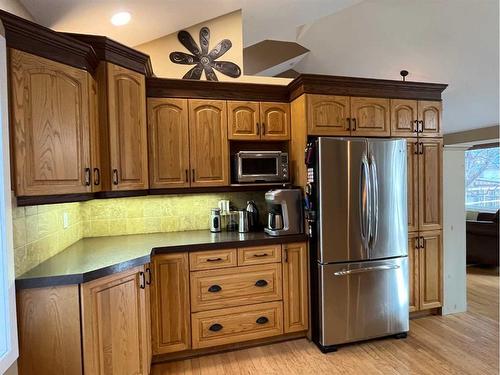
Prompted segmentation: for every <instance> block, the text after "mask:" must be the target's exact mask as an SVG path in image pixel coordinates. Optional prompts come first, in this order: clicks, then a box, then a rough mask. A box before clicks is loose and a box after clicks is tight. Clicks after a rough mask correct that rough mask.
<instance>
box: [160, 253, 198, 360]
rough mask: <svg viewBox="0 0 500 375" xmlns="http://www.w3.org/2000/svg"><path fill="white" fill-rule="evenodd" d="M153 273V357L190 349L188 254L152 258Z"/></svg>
mask: <svg viewBox="0 0 500 375" xmlns="http://www.w3.org/2000/svg"><path fill="white" fill-rule="evenodd" d="M152 271H153V272H152V273H153V283H152V285H151V322H152V345H153V354H155V355H156V354H165V353H171V352H177V351H182V350H187V349H190V348H191V327H190V307H189V261H188V254H187V253H175V254H164V255H157V256H155V257H154V258H153V263H152Z"/></svg>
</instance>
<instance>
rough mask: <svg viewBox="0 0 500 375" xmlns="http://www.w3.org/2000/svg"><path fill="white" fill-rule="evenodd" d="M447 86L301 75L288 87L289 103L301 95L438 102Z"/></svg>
mask: <svg viewBox="0 0 500 375" xmlns="http://www.w3.org/2000/svg"><path fill="white" fill-rule="evenodd" d="M447 86H448V85H446V84H441V83H424V82H411V81H405V82H403V81H392V80H386V79H373V78H356V77H342V76H328V75H321V74H301V75H300V76H298V77H297V78H296V79H294V80H293V81H292V82H290V83H289V85H288V90H289V92H290V100H293V99H295V98H297V97H299V96H300V95H302V94H324V95H347V96H368V97H380V98H397V99H420V100H441V93H442V92H443V91H444V89H446V87H447Z"/></svg>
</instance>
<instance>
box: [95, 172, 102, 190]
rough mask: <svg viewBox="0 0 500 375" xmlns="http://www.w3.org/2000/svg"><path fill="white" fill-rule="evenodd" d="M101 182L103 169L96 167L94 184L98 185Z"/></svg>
mask: <svg viewBox="0 0 500 375" xmlns="http://www.w3.org/2000/svg"><path fill="white" fill-rule="evenodd" d="M100 184H101V171H100V170H99V168H94V185H96V186H98V185H100Z"/></svg>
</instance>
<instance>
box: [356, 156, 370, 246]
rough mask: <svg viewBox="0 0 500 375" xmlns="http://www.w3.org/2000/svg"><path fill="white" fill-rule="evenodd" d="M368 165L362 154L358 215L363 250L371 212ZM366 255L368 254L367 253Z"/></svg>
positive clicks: (366, 239)
mask: <svg viewBox="0 0 500 375" xmlns="http://www.w3.org/2000/svg"><path fill="white" fill-rule="evenodd" d="M369 168H370V167H369V165H368V159H367V158H366V155H363V157H362V158H361V176H360V177H361V178H360V180H359V182H360V184H359V199H360V204H359V216H360V224H361V240H362V242H363V246H364V248H365V250H366V251H367V252H368V241H369V236H370V221H371V213H370V207H371V205H370V195H371V187H370V170H369ZM367 255H368V254H367Z"/></svg>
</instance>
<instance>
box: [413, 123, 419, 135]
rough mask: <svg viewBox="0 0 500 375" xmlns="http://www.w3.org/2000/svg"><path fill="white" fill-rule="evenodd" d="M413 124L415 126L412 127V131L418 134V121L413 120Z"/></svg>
mask: <svg viewBox="0 0 500 375" xmlns="http://www.w3.org/2000/svg"><path fill="white" fill-rule="evenodd" d="M413 123H414V124H415V125H413V131H414V132H415V133H418V120H413Z"/></svg>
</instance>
